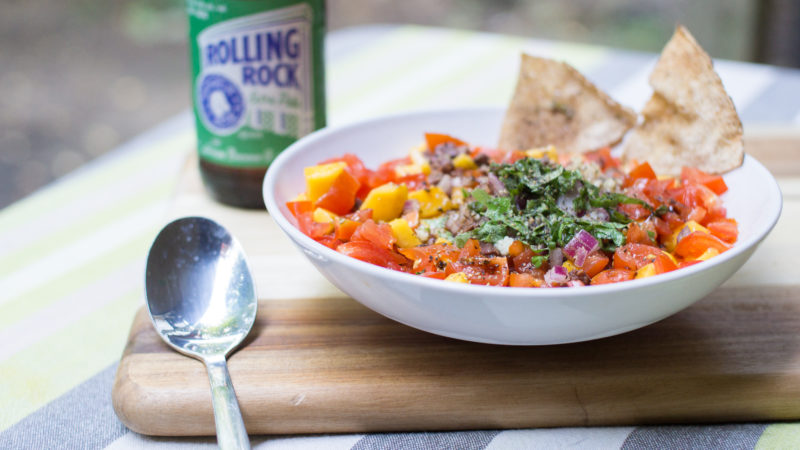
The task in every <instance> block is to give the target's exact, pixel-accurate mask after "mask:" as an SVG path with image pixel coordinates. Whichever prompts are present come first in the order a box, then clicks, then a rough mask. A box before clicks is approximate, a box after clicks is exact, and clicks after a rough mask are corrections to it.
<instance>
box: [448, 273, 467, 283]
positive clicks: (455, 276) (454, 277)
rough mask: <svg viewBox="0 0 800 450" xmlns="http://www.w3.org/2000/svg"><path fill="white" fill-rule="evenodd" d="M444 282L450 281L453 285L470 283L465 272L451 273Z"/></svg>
mask: <svg viewBox="0 0 800 450" xmlns="http://www.w3.org/2000/svg"><path fill="white" fill-rule="evenodd" d="M444 281H450V282H452V283H469V280H467V275H466V274H464V272H456V273H451V274H450V275H448V276H447V278H445V279H444Z"/></svg>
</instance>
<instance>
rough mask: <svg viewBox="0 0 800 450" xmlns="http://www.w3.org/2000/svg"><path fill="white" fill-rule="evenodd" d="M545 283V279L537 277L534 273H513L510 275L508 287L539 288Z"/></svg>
mask: <svg viewBox="0 0 800 450" xmlns="http://www.w3.org/2000/svg"><path fill="white" fill-rule="evenodd" d="M543 281H544V278H543V277H537V276H536V275H534V274H532V273H516V272H512V273H510V274H509V275H508V285H509V286H511V287H539V286H541V285H542V283H543Z"/></svg>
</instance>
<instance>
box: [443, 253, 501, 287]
mask: <svg viewBox="0 0 800 450" xmlns="http://www.w3.org/2000/svg"><path fill="white" fill-rule="evenodd" d="M452 266H453V272H463V273H464V275H466V276H467V279H468V280H469V282H470V283H472V284H484V285H488V286H505V285H507V284H508V260H507V259H506V258H505V257H502V256H499V257H495V258H487V257H483V256H476V257H472V258H459V259H458V260H457V261H453V263H452Z"/></svg>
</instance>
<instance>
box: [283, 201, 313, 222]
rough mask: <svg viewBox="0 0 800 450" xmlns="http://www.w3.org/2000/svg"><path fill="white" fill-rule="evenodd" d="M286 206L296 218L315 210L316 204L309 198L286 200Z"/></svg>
mask: <svg viewBox="0 0 800 450" xmlns="http://www.w3.org/2000/svg"><path fill="white" fill-rule="evenodd" d="M286 207H287V208H289V212H291V213H292V215H293V216H294V217H295V218H297V216H299V215H301V214H303V213H311V212H312V211H314V205H312V204H311V202H310V201H309V200H298V201H292V202H286Z"/></svg>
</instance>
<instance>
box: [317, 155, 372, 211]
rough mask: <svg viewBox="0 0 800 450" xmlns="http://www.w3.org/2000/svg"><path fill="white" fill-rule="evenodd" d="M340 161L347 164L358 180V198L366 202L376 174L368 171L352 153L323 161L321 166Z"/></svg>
mask: <svg viewBox="0 0 800 450" xmlns="http://www.w3.org/2000/svg"><path fill="white" fill-rule="evenodd" d="M339 161H342V162H345V163H346V164H347V168H348V170H349V171H350V173H351V174H352V175H353V176H354V177H355V178H356V179H357V180H358V182H359V185H360V187H359V189H358V191H357V192H356V197H357V198H359V199H361V200H364V199H365V198H366V197H367V194H368V193H369V191H370V189H372V186H370V184H369V183H370V180H371V179H372V178H373V174H374V172H373V171H372V170H370V169H367V167H366V166H365V165H364V163H363V162H362V161H361V159H359V158H358V156H356V155H354V154H352V153H345V154H344V155H342V156H341V157H339V158H331V159H328V160H325V161H322V162H321V163H320V164H328V163H333V162H339Z"/></svg>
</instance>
